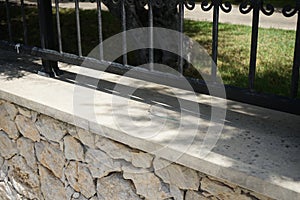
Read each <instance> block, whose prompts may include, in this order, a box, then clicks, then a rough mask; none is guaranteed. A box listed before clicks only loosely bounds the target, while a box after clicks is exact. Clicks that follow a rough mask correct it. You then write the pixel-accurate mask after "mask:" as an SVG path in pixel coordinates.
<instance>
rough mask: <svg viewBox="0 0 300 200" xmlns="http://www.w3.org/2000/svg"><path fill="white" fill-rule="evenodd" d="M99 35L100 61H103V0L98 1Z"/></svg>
mask: <svg viewBox="0 0 300 200" xmlns="http://www.w3.org/2000/svg"><path fill="white" fill-rule="evenodd" d="M97 16H98V34H99V60H103V59H104V58H103V45H102V42H103V36H102V14H101V0H97Z"/></svg>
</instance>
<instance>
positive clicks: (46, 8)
mask: <svg viewBox="0 0 300 200" xmlns="http://www.w3.org/2000/svg"><path fill="white" fill-rule="evenodd" d="M38 12H39V24H40V36H41V46H42V48H43V49H54V35H53V27H52V26H53V21H52V5H51V0H38ZM42 64H43V68H42V70H41V71H39V74H41V75H46V76H50V77H54V72H55V74H56V75H60V74H61V71H60V70H59V69H58V66H57V62H54V61H50V60H45V59H42ZM53 70H54V72H53Z"/></svg>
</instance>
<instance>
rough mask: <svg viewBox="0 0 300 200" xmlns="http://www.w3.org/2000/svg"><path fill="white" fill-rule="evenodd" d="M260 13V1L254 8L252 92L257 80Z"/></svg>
mask: <svg viewBox="0 0 300 200" xmlns="http://www.w3.org/2000/svg"><path fill="white" fill-rule="evenodd" d="M259 11H260V0H258V1H257V2H255V3H254V7H253V16H252V34H251V52H250V65H249V89H250V90H253V89H254V80H255V72H256V59H257V40H258V25H259Z"/></svg>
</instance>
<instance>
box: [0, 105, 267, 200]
mask: <svg viewBox="0 0 300 200" xmlns="http://www.w3.org/2000/svg"><path fill="white" fill-rule="evenodd" d="M0 155H1V156H0V169H1V170H0V199H1V200H2V199H49V200H60V199H81V200H84V199H93V200H96V199H108V200H113V199H125V200H131V199H186V200H188V199H189V200H197V199H222V200H223V199H230V200H231V199H238V200H243V199H245V200H246V199H247V200H248V199H249V200H250V199H267V198H266V197H263V196H261V195H258V194H255V193H253V192H251V191H248V190H245V189H243V188H241V187H238V186H236V185H233V184H229V183H226V182H224V181H221V180H217V179H215V178H212V177H209V176H207V175H205V174H203V173H201V172H198V171H195V170H193V169H190V168H188V167H184V166H181V165H178V164H175V163H169V162H168V161H166V160H163V159H160V158H157V157H154V156H153V155H151V154H148V153H145V152H142V151H140V150H137V149H133V148H131V147H129V146H126V145H124V144H121V143H118V142H115V141H113V140H110V139H107V138H104V137H102V136H99V135H97V134H94V133H91V132H88V131H86V130H83V129H80V128H76V127H75V126H73V125H70V124H67V123H64V122H61V121H58V120H56V119H53V118H51V117H48V116H46V115H43V114H39V113H37V112H35V111H32V110H28V109H26V108H23V107H21V106H17V105H14V104H12V103H9V102H6V101H3V100H0Z"/></svg>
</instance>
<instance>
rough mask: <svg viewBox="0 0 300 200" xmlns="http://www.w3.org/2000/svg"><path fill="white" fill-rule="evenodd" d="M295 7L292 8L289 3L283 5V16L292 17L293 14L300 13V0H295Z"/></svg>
mask: <svg viewBox="0 0 300 200" xmlns="http://www.w3.org/2000/svg"><path fill="white" fill-rule="evenodd" d="M296 2H297V3H296V7H295V8H292V7H291V6H290V5H287V6H285V7H284V8H283V9H282V14H283V15H284V16H285V17H292V16H294V15H295V14H296V13H297V12H299V13H300V1H296Z"/></svg>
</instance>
